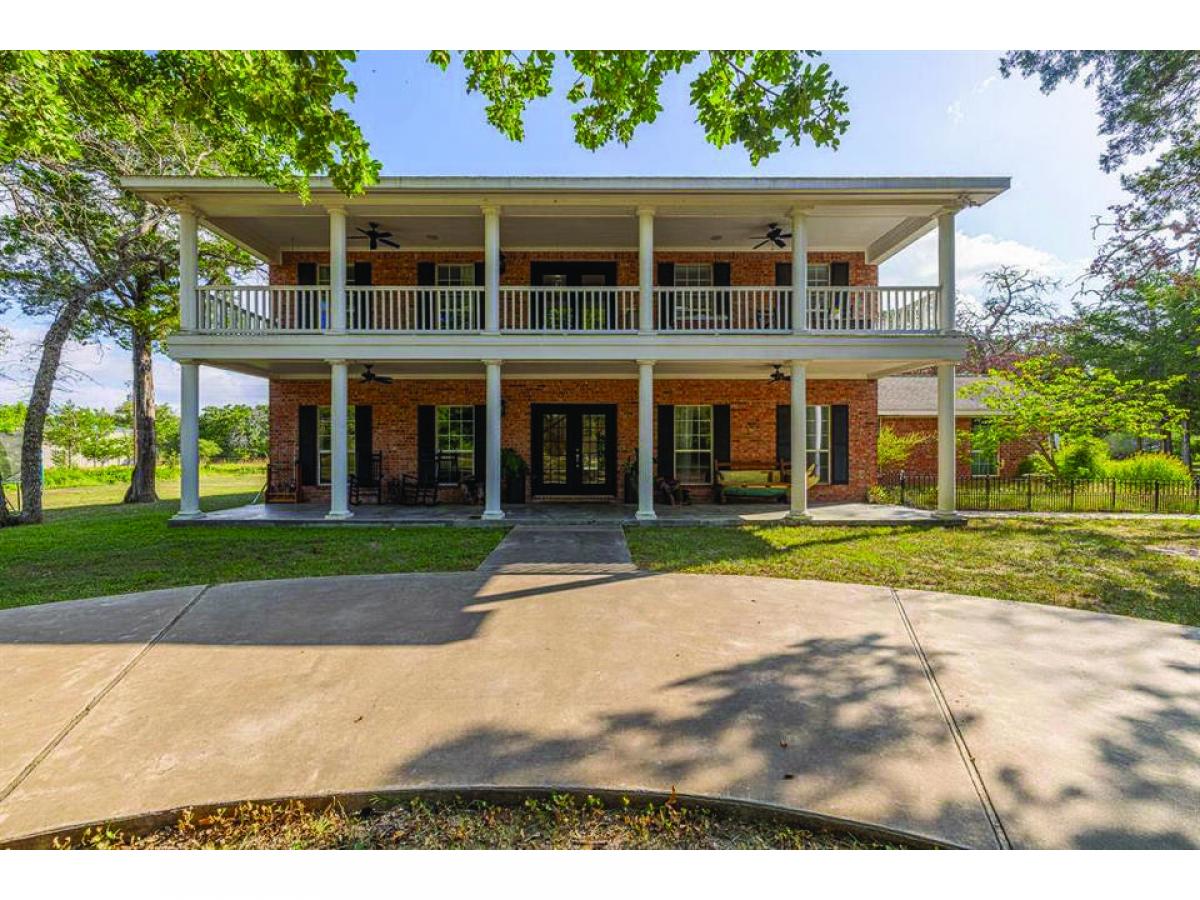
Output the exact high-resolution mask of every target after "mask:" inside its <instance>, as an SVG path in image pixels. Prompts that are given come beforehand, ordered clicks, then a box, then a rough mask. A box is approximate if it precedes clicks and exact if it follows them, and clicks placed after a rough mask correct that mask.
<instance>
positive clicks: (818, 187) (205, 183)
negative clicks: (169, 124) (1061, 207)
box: [121, 175, 1011, 195]
mask: <svg viewBox="0 0 1200 900" xmlns="http://www.w3.org/2000/svg"><path fill="white" fill-rule="evenodd" d="M121 184H122V185H123V186H124V187H126V188H128V189H129V190H132V191H146V192H151V193H157V192H160V191H188V192H212V193H230V192H233V193H242V192H257V191H267V192H271V193H278V189H276V188H274V187H272V186H271V185H268V184H267V183H265V182H263V181H260V180H258V179H255V178H175V177H159V176H155V177H145V176H132V177H128V178H123V179H121ZM1010 186H1011V179H1010V178H1008V177H993V176H987V177H973V176H937V177H926V176H916V177H877V176H862V177H830V178H779V177H765V178H764V177H754V176H751V177H734V178H730V177H676V176H641V175H638V176H616V177H614V176H599V177H558V176H555V177H542V176H505V177H490V176H475V175H438V176H414V177H409V176H394V175H385V176H383V177H381V178H380V179H379V181H378V182H377V183H375V184H373V185H371V186H370V187H368V188H367V192H368V193H405V192H410V191H411V192H422V193H428V192H431V191H434V192H445V193H455V192H468V193H478V192H507V191H512V192H520V193H529V192H542V191H545V192H559V193H615V194H622V193H626V194H628V193H655V192H663V191H669V192H693V193H742V192H745V193H820V192H827V191H836V192H907V193H924V192H928V193H945V192H947V191H962V192H965V193H985V194H992V195H995V194H1000V193H1003V192H1004V191H1006V190H1008V189H1009V187H1010ZM309 187H310V188H311V189H312V190H313V191H316V192H325V191H336V188H335V187H334V186H333V182H332V181H331V180H330V179H329V178H325V177H319V178H310V179H309Z"/></svg>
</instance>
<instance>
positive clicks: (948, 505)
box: [934, 363, 958, 519]
mask: <svg viewBox="0 0 1200 900" xmlns="http://www.w3.org/2000/svg"><path fill="white" fill-rule="evenodd" d="M937 415H938V421H937V459H938V466H937V472H938V490H937V510H935V511H934V515H935V516H936V517H937V518H939V519H954V518H957V517H958V514H957V512H956V511H955V506H956V501H955V483H954V481H955V475H957V472H956V471H955V470H956V469H957V467H958V463H957V459H956V455H957V454H956V447H955V441H956V438H957V435H956V434H955V422H954V364H953V363H943V364H942V365H939V366H938V367H937Z"/></svg>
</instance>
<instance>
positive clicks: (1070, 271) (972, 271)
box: [879, 231, 1087, 309]
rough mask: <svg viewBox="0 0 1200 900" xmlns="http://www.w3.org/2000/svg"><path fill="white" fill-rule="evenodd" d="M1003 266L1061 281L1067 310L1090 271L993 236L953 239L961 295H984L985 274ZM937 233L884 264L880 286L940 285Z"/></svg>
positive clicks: (1082, 263)
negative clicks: (1081, 278)
mask: <svg viewBox="0 0 1200 900" xmlns="http://www.w3.org/2000/svg"><path fill="white" fill-rule="evenodd" d="M1002 265H1008V266H1017V267H1018V268H1022V269H1029V270H1030V271H1031V272H1033V273H1034V274H1036V275H1040V276H1043V277H1046V278H1054V279H1058V280H1059V281H1060V282H1062V288H1061V289H1060V291H1059V292H1058V301H1059V304H1060V305H1061V306H1063V307H1064V309H1065V307H1066V305H1067V303H1068V301H1069V298H1070V297H1071V296H1072V295H1073V294H1074V293H1075V291H1076V289H1077V285H1076V284H1075V282H1076V281H1077V279H1078V278H1079V277H1080V276H1081V275H1082V274H1083V272H1084V270H1085V269H1086V268H1087V261H1086V260H1064V259H1061V258H1059V257H1058V256H1056V255H1055V254H1053V253H1051V252H1049V251H1048V250H1042V249H1040V248H1038V247H1033V246H1031V245H1029V244H1022V243H1021V242H1020V241H1014V240H1012V239H1011V238H1002V237H997V236H996V235H993V234H979V235H969V234H964V233H963V232H961V231H959V232H956V233H955V239H954V269H955V282H956V286H957V288H958V293H959V295H960V296H961V297H962V298H964V299H967V300H975V299H977V298H978V297H979V296H980V295H982V293H983V274H984V273H985V272H989V271H991V270H993V269H996V268H998V267H999V266H1002ZM937 280H938V259H937V232H932V233H930V234H927V235H925V237H923V238H921V240H919V241H917V242H916V243H915V244H913V245H912V246H911V247H908V248H907V249H905V250H904V251H903V252H901V253H898V254H896V256H894V257H892V258H891V259H889V260H888V261H887V262H886V263H884V264H883V265H882V266H881V267H880V270H879V282H880V284H909V285H916V284H937Z"/></svg>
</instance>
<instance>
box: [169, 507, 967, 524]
mask: <svg viewBox="0 0 1200 900" xmlns="http://www.w3.org/2000/svg"><path fill="white" fill-rule="evenodd" d="M351 509H352V510H353V512H354V515H353V516H352V517H351V518H349V519H340V520H332V521H331V520H329V519H326V518H325V514H326V512H328V510H329V506H328V504H326V503H295V504H292V503H272V504H266V503H252V504H247V505H246V506H235V507H231V508H229V509H222V510H217V511H215V512H210V513H205V514H204V515H203V516H200V517H197V518H190V519H178V518H176V519H172V520H171V524H172V525H187V526H201V525H358V526H365V525H377V526H378V525H383V526H398V525H460V526H489V525H501V526H507V525H538V524H542V525H652V526H653V525H658V526H672V525H674V526H685V525H783V524H794V523H793V522H791V521H789V520H788V519H787V506H786V505H785V504H782V503H752V504H751V503H743V504H734V503H730V504H727V505H720V504H714V503H696V504H692V505H689V506H661V505H660V506H657V507H655V512H656V513H657V515H658V518H657V519H656V520H654V521H652V522H641V521H639V520H638V519H637V518H635V516H634V513H635V512H636V511H637V507H636V506H634V505H632V504H623V503H524V504H514V505H511V506H506V507H505V508H504V514H505V518H504V519H503V520H501V521H498V522H494V521H487V522H485V521H483V520H482V519H481V518H480V513H481V512H482V507H479V506H469V505H466V504H459V503H442V504H439V505H437V506H391V505H387V504H385V505H382V506H379V505H376V504H374V503H369V504H368V503H364V504H361V505H359V506H354V507H351ZM809 513H810V516H811V518H810V520H809V522H808V523H807V524H813V525H954V524H962V521H963V520H961V519H958V518H955V519H942V518H938V517H936V516H935V515H934V514H933V513H931V512H929V511H927V510H921V509H910V508H908V507H904V506H891V505H883V504H872V503H825V504H814V505H813V506H811V507H809Z"/></svg>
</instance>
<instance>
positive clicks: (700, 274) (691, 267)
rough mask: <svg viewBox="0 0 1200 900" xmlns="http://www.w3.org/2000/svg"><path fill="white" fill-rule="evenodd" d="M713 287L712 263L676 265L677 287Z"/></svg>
mask: <svg viewBox="0 0 1200 900" xmlns="http://www.w3.org/2000/svg"><path fill="white" fill-rule="evenodd" d="M712 286H713V266H712V263H675V287H681V288H705V287H712Z"/></svg>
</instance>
